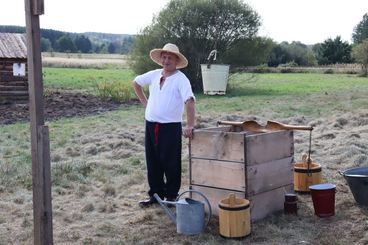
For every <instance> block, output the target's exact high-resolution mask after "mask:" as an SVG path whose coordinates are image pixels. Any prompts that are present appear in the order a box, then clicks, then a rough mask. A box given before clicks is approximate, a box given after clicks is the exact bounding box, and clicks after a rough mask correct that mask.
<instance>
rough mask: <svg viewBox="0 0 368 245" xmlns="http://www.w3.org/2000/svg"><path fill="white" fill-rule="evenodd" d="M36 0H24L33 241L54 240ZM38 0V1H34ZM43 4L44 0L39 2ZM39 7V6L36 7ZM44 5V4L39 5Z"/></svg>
mask: <svg viewBox="0 0 368 245" xmlns="http://www.w3.org/2000/svg"><path fill="white" fill-rule="evenodd" d="M38 1H39V0H25V11H26V30H27V56H28V80H29V112H30V121H31V151H32V185H33V219H34V221H33V224H34V244H35V245H39V244H42V245H46V244H47V245H49V244H53V232H52V206H51V178H50V140H49V131H48V127H46V126H45V125H44V102H43V83H42V63H41V47H40V43H41V33H40V32H41V31H40V23H39V16H38V14H39V13H40V12H37V11H36V13H35V11H34V10H35V9H34V8H35V6H36V5H37V4H39V3H41V2H38ZM36 2H37V3H36ZM42 5H43V3H42ZM37 8H38V7H37ZM42 8H43V7H42Z"/></svg>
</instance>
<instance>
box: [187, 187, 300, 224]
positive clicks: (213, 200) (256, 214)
mask: <svg viewBox="0 0 368 245" xmlns="http://www.w3.org/2000/svg"><path fill="white" fill-rule="evenodd" d="M190 188H191V189H192V190H196V191H199V192H201V193H202V194H203V195H205V196H206V197H207V199H208V201H209V202H210V204H211V208H212V214H213V215H215V216H218V215H219V208H218V203H219V202H220V201H221V200H223V199H225V198H228V197H229V195H230V194H231V193H234V194H235V196H236V197H237V198H246V199H248V200H249V201H250V215H251V220H252V221H257V220H261V219H263V218H265V217H266V216H268V215H270V214H272V213H275V212H278V211H281V210H283V209H284V200H285V193H290V192H293V189H294V186H293V185H292V184H291V185H286V186H282V187H279V188H276V189H273V190H269V191H266V192H262V193H259V194H257V195H254V196H247V197H246V196H245V193H244V192H237V191H232V190H225V189H218V188H211V187H204V186H196V185H191V186H190ZM192 198H193V199H195V200H202V199H201V198H202V197H201V196H200V195H198V194H195V193H193V194H192ZM206 210H207V209H206Z"/></svg>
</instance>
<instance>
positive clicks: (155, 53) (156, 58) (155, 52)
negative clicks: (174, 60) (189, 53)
mask: <svg viewBox="0 0 368 245" xmlns="http://www.w3.org/2000/svg"><path fill="white" fill-rule="evenodd" d="M162 52H167V53H171V54H175V55H176V56H177V57H178V58H179V61H178V64H177V65H176V69H181V68H185V67H187V66H188V60H187V58H185V56H184V55H182V54H181V53H178V52H172V51H169V50H164V49H158V48H157V49H152V50H151V52H150V57H151V59H152V60H153V62H155V63H156V64H158V65H160V66H163V65H162V62H161V53H162Z"/></svg>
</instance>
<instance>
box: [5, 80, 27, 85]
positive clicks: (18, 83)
mask: <svg viewBox="0 0 368 245" xmlns="http://www.w3.org/2000/svg"><path fill="white" fill-rule="evenodd" d="M0 86H28V82H27V80H24V81H20V79H17V80H14V81H8V82H4V81H0Z"/></svg>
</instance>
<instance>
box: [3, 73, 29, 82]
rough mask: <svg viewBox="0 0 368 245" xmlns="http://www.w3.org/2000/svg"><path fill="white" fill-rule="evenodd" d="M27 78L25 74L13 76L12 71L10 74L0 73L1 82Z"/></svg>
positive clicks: (25, 79)
mask: <svg viewBox="0 0 368 245" xmlns="http://www.w3.org/2000/svg"><path fill="white" fill-rule="evenodd" d="M27 80H28V78H27V74H26V76H17V77H15V76H13V73H12V74H5V73H3V74H0V81H2V82H11V81H27Z"/></svg>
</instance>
